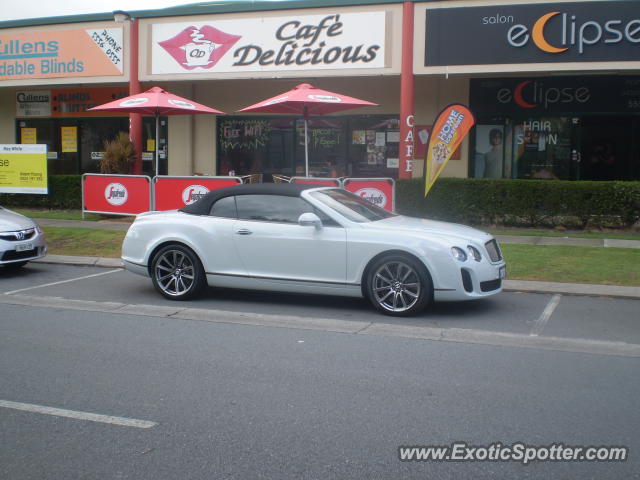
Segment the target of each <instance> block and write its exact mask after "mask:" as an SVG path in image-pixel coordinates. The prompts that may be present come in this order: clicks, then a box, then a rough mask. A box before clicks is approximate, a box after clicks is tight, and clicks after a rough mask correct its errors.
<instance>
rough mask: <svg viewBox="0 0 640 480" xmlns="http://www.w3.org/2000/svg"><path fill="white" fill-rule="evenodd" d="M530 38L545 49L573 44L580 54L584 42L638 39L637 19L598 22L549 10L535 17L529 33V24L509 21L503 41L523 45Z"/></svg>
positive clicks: (558, 50)
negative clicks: (558, 19)
mask: <svg viewBox="0 0 640 480" xmlns="http://www.w3.org/2000/svg"><path fill="white" fill-rule="evenodd" d="M558 15H561V17H560V22H558V21H557V20H552V19H554V17H556V16H558ZM547 27H549V28H548V29H547ZM548 30H552V32H549V31H548ZM530 39H531V40H532V41H533V43H534V44H535V46H536V47H537V48H539V49H540V50H542V51H543V52H546V53H553V54H556V53H562V52H565V51H567V50H569V49H570V48H572V47H574V46H577V47H578V53H580V54H582V53H584V51H585V48H586V46H589V45H595V44H597V43H601V42H602V43H606V44H619V43H621V42H624V41H627V42H630V43H635V44H637V43H640V19H633V20H630V21H627V22H626V23H625V22H624V21H622V20H619V19H612V20H607V21H604V22H602V23H601V22H597V21H594V20H587V21H582V20H579V19H578V18H577V16H576V15H570V14H567V13H562V14H561V12H549V13H546V14H544V15H542V16H541V17H540V18H538V19H536V21H535V22H534V24H533V27H532V28H531V33H529V28H527V27H526V26H525V25H522V24H518V25H513V26H512V27H511V28H509V30H508V31H507V41H508V42H509V45H511V46H512V47H524V46H525V45H527V44H528V43H529V40H530Z"/></svg>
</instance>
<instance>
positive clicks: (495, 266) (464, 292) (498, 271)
mask: <svg viewBox="0 0 640 480" xmlns="http://www.w3.org/2000/svg"><path fill="white" fill-rule="evenodd" d="M457 267H458V268H457V272H456V274H455V277H456V278H455V279H454V281H453V282H452V283H453V284H452V285H450V287H453V288H441V289H436V290H435V291H434V299H435V300H442V301H458V300H473V299H476V298H484V297H490V296H491V295H495V294H496V293H500V292H501V291H502V288H503V284H504V279H505V275H506V264H505V262H504V261H501V262H497V263H488V262H482V263H477V264H474V263H473V262H464V263H458V265H457Z"/></svg>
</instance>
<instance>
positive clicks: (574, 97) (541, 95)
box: [496, 80, 591, 108]
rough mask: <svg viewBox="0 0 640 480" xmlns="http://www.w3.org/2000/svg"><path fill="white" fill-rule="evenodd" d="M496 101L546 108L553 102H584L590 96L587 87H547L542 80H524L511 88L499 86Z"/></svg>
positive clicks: (524, 106) (526, 106)
mask: <svg viewBox="0 0 640 480" xmlns="http://www.w3.org/2000/svg"><path fill="white" fill-rule="evenodd" d="M496 97H497V100H498V102H500V103H509V102H511V101H513V102H515V103H516V104H517V105H519V106H520V107H522V108H535V107H543V108H548V107H549V106H550V105H552V104H555V103H573V102H578V103H586V102H588V101H589V99H590V98H591V92H590V91H589V89H588V88H587V87H578V88H573V87H562V88H558V87H547V86H545V84H544V83H543V82H534V81H532V80H525V81H523V82H520V83H518V84H517V85H516V86H515V88H513V90H511V89H510V88H501V89H500V90H498V93H497V95H496Z"/></svg>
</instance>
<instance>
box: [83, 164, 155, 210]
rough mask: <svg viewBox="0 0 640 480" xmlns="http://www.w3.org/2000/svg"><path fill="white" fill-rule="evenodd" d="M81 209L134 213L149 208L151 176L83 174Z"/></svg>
mask: <svg viewBox="0 0 640 480" xmlns="http://www.w3.org/2000/svg"><path fill="white" fill-rule="evenodd" d="M82 210H83V212H93V213H108V214H112V215H137V214H139V213H142V212H147V211H149V210H151V179H150V178H149V177H147V176H144V175H115V174H114V175H104V174H98V173H85V174H84V175H83V176H82Z"/></svg>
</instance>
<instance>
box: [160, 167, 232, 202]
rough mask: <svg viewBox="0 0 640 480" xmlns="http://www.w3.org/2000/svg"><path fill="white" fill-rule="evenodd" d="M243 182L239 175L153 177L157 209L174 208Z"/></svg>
mask: <svg viewBox="0 0 640 480" xmlns="http://www.w3.org/2000/svg"><path fill="white" fill-rule="evenodd" d="M240 183H242V180H241V179H240V178H239V177H167V176H164V175H162V176H159V177H154V179H153V196H154V199H155V203H154V208H155V210H173V209H176V208H182V207H184V206H186V205H191V204H192V203H194V202H196V201H198V200H200V199H201V198H202V197H203V196H205V195H206V194H207V193H209V192H210V191H211V190H217V189H218V188H224V187H232V186H233V185H238V184H240Z"/></svg>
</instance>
